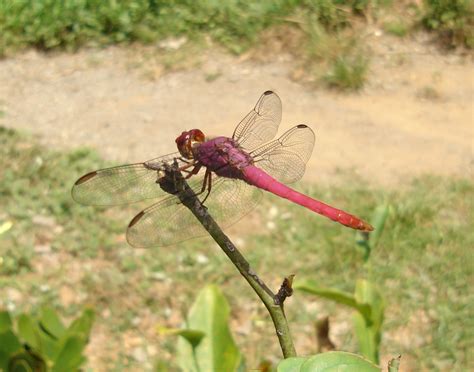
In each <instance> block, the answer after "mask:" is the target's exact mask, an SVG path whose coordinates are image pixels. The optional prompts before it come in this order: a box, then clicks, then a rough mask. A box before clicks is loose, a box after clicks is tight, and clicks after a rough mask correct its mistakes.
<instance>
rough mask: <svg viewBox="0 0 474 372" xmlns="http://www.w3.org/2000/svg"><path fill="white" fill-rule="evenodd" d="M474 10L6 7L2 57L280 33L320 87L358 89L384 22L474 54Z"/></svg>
mask: <svg viewBox="0 0 474 372" xmlns="http://www.w3.org/2000/svg"><path fill="white" fill-rule="evenodd" d="M473 4H474V2H473V1H471V0H452V1H451V0H425V1H423V2H421V1H391V0H272V1H238V0H229V1H224V2H221V1H214V0H198V1H190V0H174V1H159V0H129V1H112V0H110V1H100V0H64V1H56V0H37V1H33V2H31V1H27V0H4V1H2V2H1V3H0V56H7V55H10V54H11V53H15V52H16V51H18V50H21V49H23V48H27V47H35V48H38V49H40V50H44V51H53V50H67V51H74V50H77V49H78V48H80V47H84V46H103V45H110V44H116V43H134V42H139V43H145V44H152V43H156V42H158V41H160V40H164V39H166V38H169V37H186V40H187V41H189V43H191V44H194V45H199V46H200V47H203V46H205V45H206V40H207V41H209V40H212V42H214V43H216V44H217V45H219V46H221V47H223V48H224V49H225V50H227V51H230V52H231V53H235V54H242V53H244V52H246V51H248V50H249V49H250V48H254V47H258V46H261V45H264V44H265V43H266V41H268V40H270V39H271V38H272V37H274V36H275V35H278V36H279V37H280V38H281V37H283V38H286V40H284V49H285V52H289V53H293V54H294V55H298V56H299V57H300V59H302V65H303V66H304V68H305V69H309V70H310V72H311V73H313V74H316V75H317V76H316V77H317V78H318V80H321V79H322V80H325V81H326V82H327V83H328V84H329V85H331V86H335V87H338V88H342V89H358V88H361V87H362V85H363V84H364V81H365V79H366V75H367V69H368V63H369V56H368V54H367V49H366V47H365V45H364V33H365V32H366V26H367V25H370V24H374V23H378V24H381V26H382V27H383V29H384V30H385V31H386V32H387V33H391V34H393V35H397V36H400V37H404V36H406V35H407V34H409V33H410V32H412V31H413V30H418V29H420V28H426V29H428V30H431V31H433V32H434V33H435V35H436V38H437V39H438V40H439V42H440V43H442V44H443V45H444V46H445V47H448V48H453V47H457V46H463V47H466V48H473V47H474V31H473V30H474V5H473ZM207 44H209V42H207ZM191 53H192V52H191ZM321 64H323V65H325V66H324V68H323V69H321ZM316 66H319V67H318V68H316Z"/></svg>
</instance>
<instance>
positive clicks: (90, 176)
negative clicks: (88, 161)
mask: <svg viewBox="0 0 474 372" xmlns="http://www.w3.org/2000/svg"><path fill="white" fill-rule="evenodd" d="M95 176H97V171H94V172H90V173H87V174H85V175H83V176H82V177H81V178H79V179H78V180H77V181H76V183H75V184H74V185H80V184H81V183H84V182H86V181H89V180H90V179H91V178H93V177H95Z"/></svg>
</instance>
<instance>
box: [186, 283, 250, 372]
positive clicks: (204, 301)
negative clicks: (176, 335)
mask: <svg viewBox="0 0 474 372" xmlns="http://www.w3.org/2000/svg"><path fill="white" fill-rule="evenodd" d="M228 322H229V305H228V303H227V301H226V299H225V297H224V296H223V294H222V293H221V291H220V290H219V288H218V287H217V286H215V285H209V286H207V287H205V288H204V289H203V290H202V291H201V292H200V293H199V295H198V297H197V299H196V301H195V302H194V304H193V306H192V307H191V309H190V310H189V314H188V321H187V328H189V329H193V330H198V331H202V332H204V333H205V334H206V337H204V338H203V339H202V341H201V342H200V343H199V344H198V345H197V346H196V347H193V346H192V344H191V343H189V342H188V341H185V340H184V339H182V338H180V339H179V341H178V361H179V365H180V366H181V368H182V369H183V370H185V371H190V372H191V371H229V372H230V371H236V370H237V369H238V368H239V367H240V365H241V363H242V359H243V358H242V355H241V354H240V351H239V349H238V348H237V346H236V345H235V342H234V340H233V338H232V335H231V333H230V329H229V324H228Z"/></svg>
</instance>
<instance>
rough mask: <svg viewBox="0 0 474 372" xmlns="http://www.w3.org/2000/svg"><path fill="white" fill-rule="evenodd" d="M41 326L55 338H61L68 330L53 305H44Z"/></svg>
mask: <svg viewBox="0 0 474 372" xmlns="http://www.w3.org/2000/svg"><path fill="white" fill-rule="evenodd" d="M40 324H41V327H42V328H43V329H44V330H45V331H46V332H47V333H48V334H49V335H51V336H52V337H53V338H56V339H60V338H61V337H62V336H63V335H64V333H65V332H66V327H64V324H63V323H62V322H61V319H59V317H58V314H57V313H56V311H55V310H54V309H53V308H51V307H44V308H43V309H42V312H41V317H40Z"/></svg>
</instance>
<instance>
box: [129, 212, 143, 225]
mask: <svg viewBox="0 0 474 372" xmlns="http://www.w3.org/2000/svg"><path fill="white" fill-rule="evenodd" d="M144 215H145V212H143V211H141V212H140V213H138V214H137V215H136V216H135V217H133V219H132V220H131V221H130V223H129V224H128V227H129V228H130V227H132V226H133V225H135V224H136V223H137V222H138V221H140V219H141V218H142V217H143V216H144Z"/></svg>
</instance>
